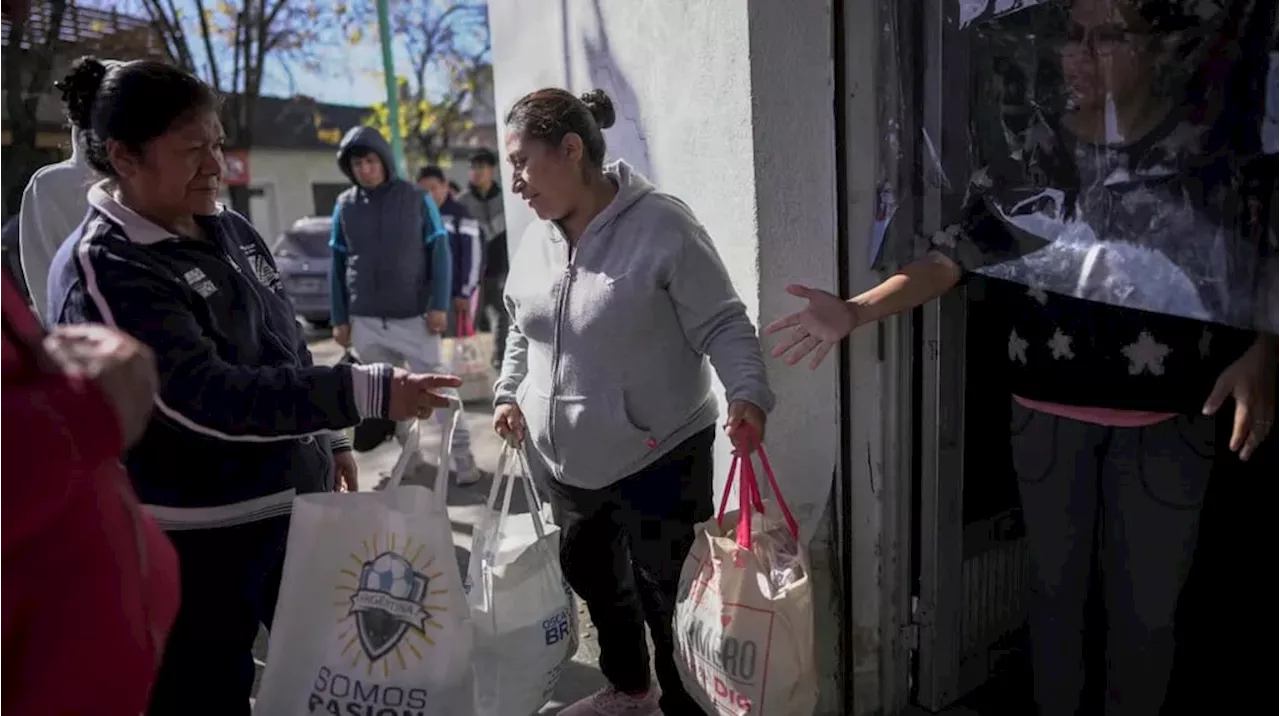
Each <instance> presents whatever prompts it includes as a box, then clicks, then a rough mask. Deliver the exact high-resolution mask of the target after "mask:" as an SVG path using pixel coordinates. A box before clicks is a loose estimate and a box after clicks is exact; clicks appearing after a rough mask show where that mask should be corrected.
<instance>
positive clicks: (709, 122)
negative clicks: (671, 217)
mask: <svg viewBox="0 0 1280 716" xmlns="http://www.w3.org/2000/svg"><path fill="white" fill-rule="evenodd" d="M783 5H785V6H786V8H785V11H783V10H782V9H780V7H779V5H778V4H777V3H772V2H770V1H769V0H757V1H755V2H751V3H742V2H723V1H717V0H642V1H635V2H631V1H629V2H609V1H608V0H594V1H593V0H555V1H551V0H548V1H544V2H537V3H528V2H519V1H518V0H492V1H491V2H490V5H489V8H490V10H489V13H490V23H491V31H492V36H493V48H494V50H493V52H494V64H495V67H496V72H495V75H496V88H495V89H496V99H497V106H498V108H499V114H502V113H503V112H505V110H506V109H507V108H508V107H510V106H511V104H512V103H513V102H514V101H515V100H516V99H518V98H519V97H520V96H521V95H523V94H525V93H527V92H530V91H532V90H535V89H538V88H540V87H545V86H561V87H566V88H568V89H570V90H573V91H575V92H583V91H586V90H588V89H591V88H593V87H601V88H603V89H605V90H606V91H607V92H608V93H609V94H610V96H611V97H612V98H613V100H614V103H615V105H616V106H617V109H618V117H619V118H618V122H617V124H616V125H615V126H614V127H613V128H612V129H610V130H608V131H607V132H606V139H607V140H608V143H609V154H610V156H611V157H622V158H625V159H626V160H627V161H628V162H630V163H631V164H632V165H633V166H635V167H636V168H637V169H639V170H640V171H641V172H643V173H644V174H646V175H647V176H648V177H649V178H650V179H651V180H653V181H654V183H655V184H657V186H658V187H659V188H660V189H661V190H663V191H665V192H668V193H671V194H674V195H676V196H678V197H680V198H681V199H683V200H684V201H686V202H687V203H688V204H689V205H690V206H691V207H692V208H693V210H694V212H695V213H696V214H697V216H698V218H699V219H700V220H701V221H702V222H703V224H705V225H706V227H707V229H708V231H709V232H710V234H711V236H712V238H713V239H714V240H715V242H716V245H717V247H718V249H719V251H720V255H721V257H722V258H723V259H724V262H725V264H726V266H727V267H728V270H729V273H730V275H731V276H732V277H733V279H734V283H735V284H736V286H737V288H738V291H739V292H740V293H741V295H742V299H743V301H744V302H745V303H746V305H747V310H748V312H749V313H750V315H751V317H752V318H753V319H755V320H760V319H762V318H763V319H765V322H767V320H769V319H772V318H773V317H776V316H778V315H781V314H782V312H783V311H785V310H794V308H795V305H796V303H795V301H794V299H791V298H789V297H787V296H786V294H785V293H784V291H783V289H784V287H785V285H786V284H788V283H792V282H811V283H818V284H822V285H827V286H831V285H834V282H835V274H836V264H835V255H836V254H835V208H834V207H835V196H834V166H835V156H834V148H833V147H834V138H833V137H834V135H833V132H834V130H833V119H832V111H831V103H832V96H831V57H830V49H829V45H830V22H829V17H828V16H827V12H826V3H821V2H819V3H812V2H810V3H800V5H807V6H809V7H810V8H812V9H811V10H807V9H805V8H803V7H794V6H793V5H792V4H790V3H783ZM753 45H754V46H753ZM662 48H667V49H666V50H663V49H662ZM770 58H772V60H770ZM753 84H754V86H753ZM503 171H504V172H505V171H506V168H505V167H504V168H503ZM503 183H504V186H505V187H508V188H509V186H510V181H509V176H504V182H503ZM506 211H507V226H508V235H509V236H510V237H512V241H513V242H514V241H516V240H518V238H519V237H520V236H521V234H522V232H523V230H524V228H525V227H526V226H527V225H528V223H529V222H530V221H531V220H532V219H533V215H532V213H531V212H530V211H529V210H528V208H527V207H526V206H525V205H524V203H523V202H521V201H520V200H519V199H518V198H515V197H513V196H512V195H511V194H509V193H508V194H507V197H506ZM515 270H518V268H517V269H515ZM771 363H772V365H771V374H770V377H771V379H772V381H773V384H774V389H775V390H776V391H777V392H778V394H779V397H780V404H779V406H778V409H777V411H775V414H774V415H773V416H771V419H770V425H769V436H768V445H769V447H770V448H771V454H773V455H774V459H773V462H774V464H775V466H776V467H777V469H778V470H779V472H780V474H779V479H780V480H782V481H783V482H784V484H785V485H787V486H788V487H787V488H784V489H788V493H787V496H788V498H790V500H791V501H792V502H796V503H798V504H799V506H800V507H802V508H806V507H807V510H805V512H806V515H807V517H806V519H805V522H806V526H807V527H808V528H809V529H808V533H809V534H812V532H813V528H814V526H815V525H816V521H817V518H818V517H819V512H820V510H821V506H822V505H824V504H825V503H826V496H827V492H828V490H829V488H830V482H831V475H832V469H833V467H834V465H835V455H836V451H837V431H836V410H835V408H836V406H835V383H834V381H835V373H834V367H833V366H832V365H828V366H824V367H823V368H822V369H820V370H819V371H817V372H810V371H808V370H795V369H787V368H786V367H785V366H782V365H781V364H779V363H778V362H777V361H771ZM719 457H720V458H721V460H722V462H721V463H720V466H721V470H720V472H722V473H723V472H725V471H727V466H728V462H727V458H728V449H727V446H725V445H721V446H720V453H719Z"/></svg>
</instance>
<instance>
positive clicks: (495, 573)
mask: <svg viewBox="0 0 1280 716" xmlns="http://www.w3.org/2000/svg"><path fill="white" fill-rule="evenodd" d="M511 462H516V463H518V464H520V465H521V466H522V467H523V470H522V471H521V472H523V475H507V474H505V473H506V467H507V465H509V464H510V463H511ZM517 482H518V483H520V484H521V485H522V486H523V487H524V493H525V498H526V501H527V502H528V504H529V516H528V519H526V518H525V516H524V515H519V516H512V515H511V514H510V512H511V494H512V492H513V490H514V487H515V484H516V483H517ZM504 485H505V488H506V489H505V490H504V489H502V487H503V486H504ZM499 492H502V506H501V508H500V509H495V507H496V503H497V499H498V493H499ZM466 590H467V603H468V604H469V605H470V607H471V616H472V620H473V621H474V623H475V627H476V654H475V674H476V677H475V688H476V711H475V713H476V716H529V714H532V713H534V712H536V711H537V710H538V709H539V708H541V707H542V705H543V704H545V703H546V702H547V701H549V700H550V699H551V695H552V693H553V692H554V691H555V688H556V683H557V682H558V681H559V679H560V671H561V669H562V668H563V666H564V664H565V663H566V662H568V661H569V660H570V659H572V658H573V655H574V653H575V652H576V651H577V648H578V630H577V618H576V617H577V612H576V611H575V609H574V603H573V593H572V592H571V591H570V590H569V587H568V585H567V583H566V582H565V581H564V577H563V576H562V574H561V572H560V531H559V529H557V528H556V527H555V526H553V525H548V524H546V522H545V519H544V516H543V510H542V509H541V506H540V505H539V503H538V499H537V497H536V495H535V494H534V490H533V487H532V485H531V484H530V477H529V468H528V465H527V464H526V463H525V457H524V453H523V452H522V451H521V450H520V449H519V448H517V447H513V446H511V445H510V444H508V445H507V446H505V447H503V450H502V455H501V457H500V458H499V460H498V471H497V473H496V474H495V475H494V478H493V486H492V487H491V488H490V490H489V502H488V509H487V510H486V511H485V517H484V519H483V520H482V521H481V523H480V526H479V528H478V529H477V530H476V532H475V538H474V540H473V542H472V545H471V564H470V566H469V567H468V569H467V587H466Z"/></svg>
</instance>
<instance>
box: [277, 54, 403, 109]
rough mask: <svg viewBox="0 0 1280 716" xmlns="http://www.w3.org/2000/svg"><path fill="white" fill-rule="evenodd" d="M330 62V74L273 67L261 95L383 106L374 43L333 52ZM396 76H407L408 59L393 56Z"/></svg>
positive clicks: (379, 61) (383, 88)
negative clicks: (297, 95) (301, 96)
mask: <svg viewBox="0 0 1280 716" xmlns="http://www.w3.org/2000/svg"><path fill="white" fill-rule="evenodd" d="M333 54H334V57H333V61H332V62H326V63H325V65H326V67H329V66H332V67H333V68H335V69H334V70H333V71H332V72H327V71H326V72H318V73H312V72H307V71H305V70H303V69H300V68H290V71H289V72H286V71H285V70H284V68H283V67H279V66H276V67H272V68H271V72H270V74H269V75H268V76H267V77H266V78H265V79H264V81H263V88H262V91H263V94H267V95H274V96H277V97H287V96H290V95H293V94H304V95H307V96H309V97H314V98H316V99H317V100H319V101H321V102H330V103H333V104H351V105H358V106H362V107H363V106H368V105H371V104H376V103H378V102H382V101H384V100H385V99H386V97H387V91H386V82H385V80H384V79H383V75H382V72H381V70H382V51H381V49H379V47H378V45H377V43H373V42H370V43H365V44H362V45H361V46H358V47H354V48H350V49H346V48H344V49H340V50H339V49H335V50H334V51H333ZM395 54H396V55H397V56H396V58H395V59H396V72H397V74H407V73H408V72H409V71H410V70H409V62H408V58H406V57H403V55H404V53H403V52H399V53H395Z"/></svg>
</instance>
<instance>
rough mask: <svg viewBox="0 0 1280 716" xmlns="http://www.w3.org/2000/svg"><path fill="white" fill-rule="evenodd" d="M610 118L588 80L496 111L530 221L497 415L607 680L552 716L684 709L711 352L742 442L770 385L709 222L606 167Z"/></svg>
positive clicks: (708, 486) (732, 426) (757, 428)
mask: <svg viewBox="0 0 1280 716" xmlns="http://www.w3.org/2000/svg"><path fill="white" fill-rule="evenodd" d="M613 119H614V113H613V105H612V102H611V101H610V100H609V98H608V97H607V96H606V95H605V94H604V93H603V92H600V91H598V90H597V91H595V92H590V93H588V94H587V95H585V96H584V97H583V99H578V98H577V97H574V96H573V95H571V94H569V93H568V92H565V91H564V90H559V89H546V90H540V91H538V92H534V93H532V94H530V95H527V96H526V97H524V98H523V99H521V100H519V101H518V102H516V104H515V106H514V107H513V108H512V110H511V112H510V113H509V114H508V115H507V147H506V149H507V154H508V158H509V160H510V161H511V165H512V173H513V183H512V189H513V190H514V191H515V193H516V194H518V195H519V196H520V197H521V198H523V199H524V200H525V201H526V202H528V203H529V205H530V207H531V208H532V209H533V210H534V211H535V212H536V213H537V215H538V219H539V221H535V222H534V223H533V224H532V225H531V226H530V227H529V229H528V231H526V232H525V234H524V236H523V238H522V239H521V241H520V243H519V244H518V245H517V246H516V248H515V254H514V255H513V257H512V265H513V266H517V267H519V268H518V270H516V271H513V272H512V273H511V274H510V276H509V278H508V280H507V286H506V306H507V309H508V310H509V311H510V315H511V330H510V333H509V335H508V338H507V349H506V355H505V360H504V362H503V366H502V376H501V378H500V379H499V380H498V384H497V387H496V390H495V393H496V397H495V400H494V402H495V404H496V410H495V412H494V427H495V429H496V430H497V431H498V433H499V434H501V435H503V436H507V435H513V436H514V437H515V438H516V439H518V440H523V441H524V443H525V446H526V450H527V452H528V453H529V457H530V465H531V469H532V470H533V471H534V473H535V475H534V478H535V479H536V480H537V481H538V482H539V483H540V484H541V485H542V486H543V487H544V488H545V489H546V490H547V492H548V493H549V495H550V502H551V505H552V509H553V511H554V512H555V516H556V523H557V524H558V525H559V526H560V562H561V566H562V568H563V570H564V575H565V578H566V580H567V581H568V582H569V584H570V586H572V587H573V590H574V591H575V592H577V593H578V595H579V596H580V597H582V600H583V601H584V602H586V605H587V608H588V610H589V611H590V613H591V620H592V622H593V623H594V624H595V626H596V629H597V632H598V634H599V640H600V667H601V670H602V671H603V672H604V675H605V677H606V678H607V679H608V681H609V685H608V686H607V687H606V688H604V689H602V690H601V691H599V692H597V693H595V694H593V695H591V696H589V697H587V698H586V699H583V700H582V701H579V702H578V703H576V704H573V705H571V706H570V707H568V708H567V709H566V710H564V711H561V712H560V713H561V714H562V715H564V716H649V714H652V713H655V712H656V711H657V710H658V709H659V708H661V710H662V712H663V713H668V714H682V715H684V714H699V713H702V711H701V709H700V708H699V706H698V705H697V703H696V702H695V701H694V700H693V699H692V698H691V697H690V696H689V695H688V693H686V692H685V690H684V688H683V686H682V685H681V682H680V675H679V673H678V672H677V670H676V664H675V659H674V656H673V654H674V649H675V643H674V639H673V634H672V619H673V616H674V609H675V604H676V598H677V582H678V580H679V576H680V569H681V566H682V564H683V563H684V559H685V557H686V556H687V555H688V552H689V549H690V547H691V545H692V544H693V539H694V525H696V524H697V523H698V522H700V521H702V520H706V519H709V518H710V517H711V514H712V495H711V491H712V472H713V459H712V451H713V445H714V443H715V437H716V429H715V426H716V423H717V422H719V420H718V418H719V413H720V410H719V406H718V405H717V404H716V399H715V397H714V395H713V394H712V392H711V372H710V370H709V369H708V368H709V366H708V365H707V359H708V357H709V358H710V362H711V365H712V366H714V367H715V370H716V372H717V373H718V374H719V377H720V380H721V382H723V383H724V386H725V394H726V397H727V398H728V401H729V402H728V407H727V413H728V421H727V423H726V427H727V429H728V433H729V437H730V439H733V440H734V442H735V444H736V445H737V446H738V448H739V449H750V448H751V445H752V444H753V443H754V441H755V440H758V439H760V437H762V436H763V434H764V425H765V413H766V412H767V411H768V410H770V409H771V408H772V407H773V403H774V397H773V393H772V392H771V391H770V389H769V384H768V381H767V378H766V375H765V366H764V358H763V356H762V354H761V349H760V343H759V340H758V339H757V336H756V329H755V327H754V326H753V325H752V324H751V321H750V319H749V318H747V313H746V310H745V308H744V306H743V304H742V301H741V300H739V298H738V295H737V293H736V292H735V291H734V288H733V284H732V283H731V282H730V280H729V275H728V272H727V271H726V270H725V268H724V264H723V263H722V262H721V261H720V257H719V256H718V255H717V254H716V250H715V246H714V245H713V244H712V242H711V239H710V238H709V237H708V236H707V233H706V230H705V229H703V227H702V226H701V225H700V224H699V223H698V221H697V219H695V218H694V216H693V213H692V212H691V211H690V210H689V207H687V206H685V205H684V204H683V203H682V202H681V201H680V200H679V199H676V198H675V197H672V196H670V195H667V194H663V193H661V192H659V191H657V190H656V189H654V187H653V185H652V184H650V183H649V182H648V181H647V180H645V178H644V177H642V176H640V175H639V174H637V173H636V172H635V171H633V170H632V169H631V167H630V166H628V165H627V164H626V163H625V162H622V161H619V162H615V163H613V164H611V165H609V166H607V167H606V166H604V152H605V142H604V135H603V133H602V132H601V130H602V129H605V128H608V127H609V126H610V125H611V124H612V123H613ZM646 622H647V623H648V625H649V632H650V634H651V636H652V637H653V644H654V647H655V652H654V654H653V657H654V659H655V661H656V672H657V677H658V685H659V686H660V687H661V696H660V697H659V696H658V694H657V691H658V690H657V689H654V688H653V687H652V685H651V683H650V676H649V674H650V672H649V658H650V655H649V652H648V649H647V647H646V645H645V637H644V625H645V623H646Z"/></svg>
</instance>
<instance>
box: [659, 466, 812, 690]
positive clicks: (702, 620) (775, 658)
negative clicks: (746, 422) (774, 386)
mask: <svg viewBox="0 0 1280 716" xmlns="http://www.w3.org/2000/svg"><path fill="white" fill-rule="evenodd" d="M758 452H759V454H760V459H761V462H762V463H763V465H764V468H765V472H766V474H767V475H768V477H769V484H770V487H772V488H773V494H774V497H775V498H776V504H777V508H778V509H779V510H780V511H781V513H782V517H783V520H776V519H771V518H766V516H765V503H764V502H763V500H761V498H760V489H759V486H758V485H757V484H756V480H755V468H754V467H753V466H752V463H751V458H750V456H748V457H747V458H746V459H743V460H740V459H739V458H738V457H737V456H735V457H734V458H733V463H732V467H730V469H729V481H728V482H727V483H726V484H725V488H724V489H725V491H724V497H723V498H721V502H720V515H719V517H717V518H716V519H714V520H709V521H707V522H705V523H703V524H701V525H699V526H698V531H697V537H696V539H695V541H694V543H693V548H692V549H691V550H690V551H689V556H688V557H687V558H686V559H685V562H684V566H683V568H682V569H681V571H680V588H679V592H678V593H679V597H678V598H677V600H676V616H675V628H676V664H677V666H678V667H679V670H680V681H681V682H682V683H683V684H684V687H685V689H686V690H687V691H688V692H689V694H690V695H691V696H693V697H694V699H696V700H697V701H698V702H699V703H700V704H701V705H702V708H703V709H705V710H706V711H707V713H709V714H716V715H717V716H730V715H732V716H745V715H746V714H751V715H753V716H754V715H755V714H767V716H810V714H812V713H813V710H814V709H815V708H817V703H818V680H817V664H816V659H815V656H814V652H813V599H812V588H811V586H810V580H809V562H808V557H807V555H806V553H805V550H804V548H803V546H802V545H801V544H800V542H799V528H798V526H797V524H796V521H795V518H794V517H792V515H791V511H790V510H789V509H788V508H787V505H786V502H785V501H784V500H783V498H782V494H781V493H780V492H779V491H778V483H777V481H776V480H774V477H773V470H772V468H771V467H770V466H769V459H768V457H767V456H766V455H765V454H764V448H763V447H760V448H759V450H758ZM739 467H741V468H742V469H741V475H740V483H739V486H738V502H739V505H738V510H737V512H736V514H735V513H730V514H728V515H726V514H725V507H726V504H727V502H728V499H729V491H730V489H731V488H732V487H733V480H734V474H735V472H738V468H739Z"/></svg>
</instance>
